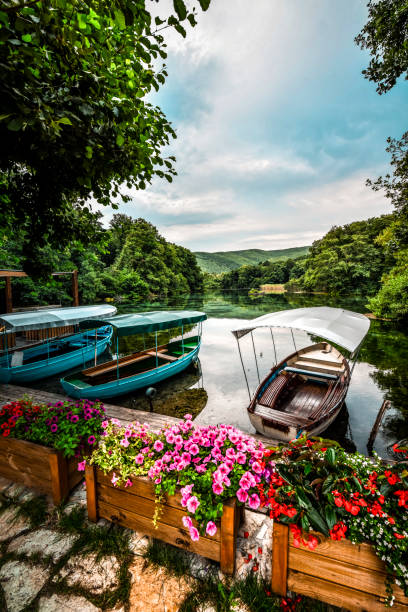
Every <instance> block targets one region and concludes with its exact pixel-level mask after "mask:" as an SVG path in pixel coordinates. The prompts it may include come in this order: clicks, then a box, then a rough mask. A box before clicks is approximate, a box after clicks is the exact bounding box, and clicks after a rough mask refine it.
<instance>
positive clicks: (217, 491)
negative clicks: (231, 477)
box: [212, 481, 224, 495]
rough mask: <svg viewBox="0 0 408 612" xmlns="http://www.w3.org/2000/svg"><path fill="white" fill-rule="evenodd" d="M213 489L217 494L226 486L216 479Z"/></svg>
mask: <svg viewBox="0 0 408 612" xmlns="http://www.w3.org/2000/svg"><path fill="white" fill-rule="evenodd" d="M212 490H213V491H214V493H215V494H216V495H221V493H222V492H223V490H224V487H223V486H222V484H221V483H220V482H217V481H215V482H213V485H212Z"/></svg>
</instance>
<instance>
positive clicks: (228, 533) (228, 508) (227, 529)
mask: <svg viewBox="0 0 408 612" xmlns="http://www.w3.org/2000/svg"><path fill="white" fill-rule="evenodd" d="M236 513H237V505H236V501H235V499H233V500H231V501H228V502H225V504H224V512H223V514H222V517H221V541H220V547H221V552H220V568H221V571H222V572H223V573H224V574H230V575H232V574H233V573H234V571H235V542H236V535H237V527H238V526H237V520H236Z"/></svg>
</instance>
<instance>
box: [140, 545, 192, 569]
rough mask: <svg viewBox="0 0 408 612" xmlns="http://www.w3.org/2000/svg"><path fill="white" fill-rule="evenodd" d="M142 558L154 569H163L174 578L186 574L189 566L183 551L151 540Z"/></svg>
mask: <svg viewBox="0 0 408 612" xmlns="http://www.w3.org/2000/svg"><path fill="white" fill-rule="evenodd" d="M143 557H144V559H145V560H146V561H147V562H148V563H150V564H151V565H153V566H154V567H157V566H160V567H165V568H166V569H167V571H168V572H169V573H171V574H174V575H175V576H185V575H186V574H188V570H189V564H188V560H187V557H186V555H185V553H184V551H182V550H180V549H179V548H176V547H175V546H171V544H165V543H164V542H161V541H160V540H155V539H152V540H150V541H149V544H148V546H147V548H146V551H145V553H144V555H143Z"/></svg>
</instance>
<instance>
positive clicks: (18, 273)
mask: <svg viewBox="0 0 408 612" xmlns="http://www.w3.org/2000/svg"><path fill="white" fill-rule="evenodd" d="M66 274H70V275H71V285H72V305H73V306H79V293H78V270H70V271H68V272H52V274H51V276H63V275H66ZM18 277H20V278H21V277H28V274H27V273H26V272H24V271H23V270H0V279H4V280H5V281H6V287H5V294H6V308H5V312H13V293H12V287H11V279H12V278H18Z"/></svg>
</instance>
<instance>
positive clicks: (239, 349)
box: [236, 338, 251, 401]
mask: <svg viewBox="0 0 408 612" xmlns="http://www.w3.org/2000/svg"><path fill="white" fill-rule="evenodd" d="M236 340H237V345H238V352H239V357H240V359H241V365H242V370H243V372H244V376H245V382H246V386H247V389H248V395H249V401H251V392H250V390H249V384H248V378H247V375H246V372H245V366H244V362H243V360H242V354H241V347H240V345H239V340H238V338H236Z"/></svg>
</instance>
